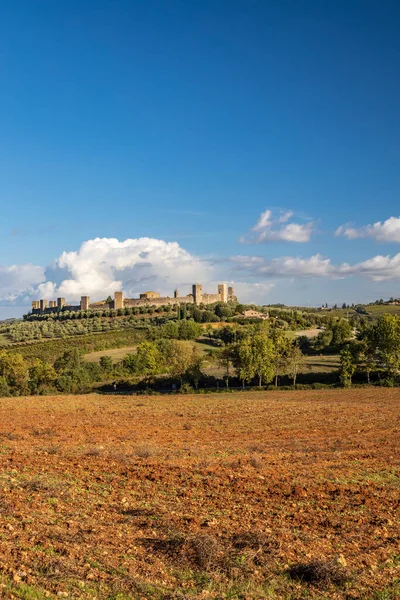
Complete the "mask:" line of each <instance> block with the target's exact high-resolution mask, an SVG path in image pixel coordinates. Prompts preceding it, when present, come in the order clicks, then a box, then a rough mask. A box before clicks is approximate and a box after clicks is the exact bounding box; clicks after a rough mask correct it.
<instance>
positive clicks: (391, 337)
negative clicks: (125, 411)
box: [0, 314, 400, 375]
mask: <svg viewBox="0 0 400 600" xmlns="http://www.w3.org/2000/svg"><path fill="white" fill-rule="evenodd" d="M372 338H373V339H374V340H375V344H376V352H377V357H378V359H379V360H380V362H381V363H382V365H383V366H384V367H386V368H387V370H388V371H389V373H391V374H393V375H397V374H398V372H399V368H400V318H399V317H398V316H397V315H390V314H386V315H383V316H382V317H380V318H379V319H378V322H377V324H376V326H375V331H374V334H373V336H372ZM0 374H1V373H0Z"/></svg>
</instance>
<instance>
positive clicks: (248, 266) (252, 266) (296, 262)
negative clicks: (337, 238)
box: [232, 254, 336, 277]
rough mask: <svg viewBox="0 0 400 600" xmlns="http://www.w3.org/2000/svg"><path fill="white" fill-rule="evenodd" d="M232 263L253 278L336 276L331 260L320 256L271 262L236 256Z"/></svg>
mask: <svg viewBox="0 0 400 600" xmlns="http://www.w3.org/2000/svg"><path fill="white" fill-rule="evenodd" d="M232 261H233V262H234V264H235V266H236V268H239V269H240V270H242V271H246V272H247V273H251V274H252V276H254V277H326V276H329V275H330V276H335V274H336V269H335V267H334V266H333V265H332V263H331V260H330V259H329V258H324V257H323V256H321V255H320V254H315V255H314V256H311V257H310V258H299V257H293V256H281V257H279V258H273V259H271V260H267V259H265V258H262V257H260V256H236V257H233V258H232Z"/></svg>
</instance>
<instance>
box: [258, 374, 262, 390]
mask: <svg viewBox="0 0 400 600" xmlns="http://www.w3.org/2000/svg"><path fill="white" fill-rule="evenodd" d="M261 384H262V376H261V375H259V376H258V387H261Z"/></svg>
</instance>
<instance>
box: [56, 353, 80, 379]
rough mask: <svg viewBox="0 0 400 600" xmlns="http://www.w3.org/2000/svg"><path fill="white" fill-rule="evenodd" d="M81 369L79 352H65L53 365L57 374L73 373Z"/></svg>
mask: <svg viewBox="0 0 400 600" xmlns="http://www.w3.org/2000/svg"><path fill="white" fill-rule="evenodd" d="M80 367H81V356H80V354H79V350H78V349H77V348H74V349H73V350H67V351H66V352H64V353H63V354H62V355H61V356H60V357H59V358H57V360H56V361H55V363H54V368H55V370H56V371H57V373H65V372H74V371H77V370H78V369H79V368H80Z"/></svg>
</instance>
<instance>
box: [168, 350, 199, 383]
mask: <svg viewBox="0 0 400 600" xmlns="http://www.w3.org/2000/svg"><path fill="white" fill-rule="evenodd" d="M192 359H193V350H192V348H191V346H190V345H189V344H185V342H181V341H178V340H171V345H170V349H169V354H168V359H167V364H166V368H167V371H168V373H170V375H172V377H176V378H177V379H179V381H180V383H181V385H182V383H183V379H184V377H185V375H186V373H187V372H188V370H189V369H190V366H191V364H192Z"/></svg>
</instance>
